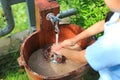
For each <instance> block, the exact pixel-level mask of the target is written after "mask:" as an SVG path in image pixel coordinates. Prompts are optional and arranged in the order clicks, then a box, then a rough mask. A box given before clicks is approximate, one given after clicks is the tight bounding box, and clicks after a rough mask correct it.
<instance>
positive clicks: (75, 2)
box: [58, 0, 108, 28]
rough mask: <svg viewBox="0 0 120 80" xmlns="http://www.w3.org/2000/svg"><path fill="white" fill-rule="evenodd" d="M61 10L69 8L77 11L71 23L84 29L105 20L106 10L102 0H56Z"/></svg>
mask: <svg viewBox="0 0 120 80" xmlns="http://www.w3.org/2000/svg"><path fill="white" fill-rule="evenodd" d="M58 1H59V3H60V4H61V5H60V6H61V10H66V9H69V8H75V9H77V11H78V13H77V15H76V16H74V17H72V19H71V20H72V23H76V24H78V25H80V26H83V27H84V28H88V27H89V26H90V25H92V24H94V23H95V22H97V21H100V20H102V19H104V18H105V16H106V13H107V12H108V8H107V7H106V6H105V3H104V1H103V0H64V1H61V0H58Z"/></svg>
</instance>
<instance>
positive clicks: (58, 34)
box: [55, 33, 59, 45]
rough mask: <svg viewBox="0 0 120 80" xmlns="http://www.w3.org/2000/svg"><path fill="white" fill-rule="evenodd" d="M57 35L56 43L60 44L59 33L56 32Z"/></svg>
mask: <svg viewBox="0 0 120 80" xmlns="http://www.w3.org/2000/svg"><path fill="white" fill-rule="evenodd" d="M55 36H56V45H58V40H59V33H56V34H55Z"/></svg>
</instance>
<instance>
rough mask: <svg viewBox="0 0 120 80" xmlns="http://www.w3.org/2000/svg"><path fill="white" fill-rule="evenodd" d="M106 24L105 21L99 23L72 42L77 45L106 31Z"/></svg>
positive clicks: (74, 38)
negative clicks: (82, 40)
mask: <svg viewBox="0 0 120 80" xmlns="http://www.w3.org/2000/svg"><path fill="white" fill-rule="evenodd" d="M104 23H105V21H104V20H102V21H99V22H97V23H96V24H94V25H92V26H91V27H89V28H88V29H86V30H84V31H83V32H81V33H80V34H78V35H77V36H75V37H73V38H72V39H70V40H71V41H72V43H77V42H78V41H80V40H81V39H84V38H87V37H90V36H92V35H95V34H97V33H100V32H102V31H104Z"/></svg>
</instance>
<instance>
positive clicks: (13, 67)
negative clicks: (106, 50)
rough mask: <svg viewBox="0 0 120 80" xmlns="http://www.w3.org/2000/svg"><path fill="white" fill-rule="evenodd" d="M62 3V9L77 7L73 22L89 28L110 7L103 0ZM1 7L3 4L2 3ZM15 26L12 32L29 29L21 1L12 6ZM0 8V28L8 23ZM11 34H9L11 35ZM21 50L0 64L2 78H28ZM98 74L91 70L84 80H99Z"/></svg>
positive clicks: (0, 79)
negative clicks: (23, 68) (3, 63)
mask: <svg viewBox="0 0 120 80" xmlns="http://www.w3.org/2000/svg"><path fill="white" fill-rule="evenodd" d="M57 1H58V2H59V3H60V8H61V11H63V10H66V9H69V8H76V9H77V10H78V14H76V15H75V16H72V17H71V23H74V24H77V25H80V26H83V27H84V28H88V27H89V26H90V25H92V24H94V23H95V22H97V21H99V20H102V19H104V18H105V15H106V13H107V12H108V8H107V7H106V6H105V4H104V2H103V0H57ZM0 7H1V5H0ZM12 10H13V14H14V19H15V28H14V30H13V31H12V33H11V34H13V33H16V32H20V31H23V30H25V29H28V28H29V26H28V18H27V14H26V5H25V3H20V4H17V5H13V6H12ZM2 13H3V12H2V10H1V8H0V29H2V28H3V27H5V25H6V23H5V22H4V20H3V19H4V18H3V17H2V16H1V15H2ZM11 34H9V35H11ZM18 56H19V52H16V53H13V55H12V59H11V60H10V61H9V62H8V63H7V64H5V65H3V66H2V67H1V66H0V71H1V72H0V80H28V78H27V75H26V72H25V71H24V70H21V69H20V68H19V65H18V63H17V58H18ZM97 78H98V74H97V73H96V72H95V71H93V70H90V71H89V72H88V73H87V74H86V75H85V76H84V80H97Z"/></svg>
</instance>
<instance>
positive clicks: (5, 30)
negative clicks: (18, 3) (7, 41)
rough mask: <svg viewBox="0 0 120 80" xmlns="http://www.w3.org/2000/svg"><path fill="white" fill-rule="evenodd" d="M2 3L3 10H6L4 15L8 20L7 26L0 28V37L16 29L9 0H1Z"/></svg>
mask: <svg viewBox="0 0 120 80" xmlns="http://www.w3.org/2000/svg"><path fill="white" fill-rule="evenodd" d="M1 5H2V8H3V12H4V15H5V18H6V21H7V26H6V27H5V28H3V29H2V30H0V37H2V36H4V35H6V34H8V33H10V32H11V31H12V30H13V29H14V26H15V24H14V19H13V14H12V11H11V6H10V3H9V1H7V0H1Z"/></svg>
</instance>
